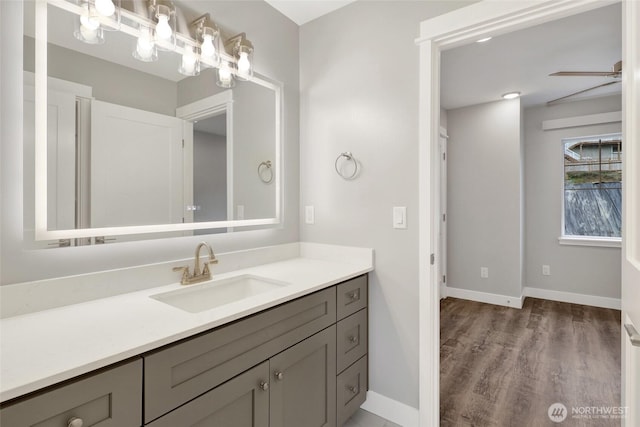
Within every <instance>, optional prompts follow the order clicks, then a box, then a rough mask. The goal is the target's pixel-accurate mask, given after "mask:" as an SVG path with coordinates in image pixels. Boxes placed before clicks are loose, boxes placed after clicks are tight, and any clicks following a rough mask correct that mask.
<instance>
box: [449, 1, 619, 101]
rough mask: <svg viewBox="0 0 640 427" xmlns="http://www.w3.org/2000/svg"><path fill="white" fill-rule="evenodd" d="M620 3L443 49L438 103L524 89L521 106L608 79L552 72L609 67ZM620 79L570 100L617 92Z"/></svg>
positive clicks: (498, 95)
mask: <svg viewBox="0 0 640 427" xmlns="http://www.w3.org/2000/svg"><path fill="white" fill-rule="evenodd" d="M621 14H622V13H621V5H620V3H617V4H614V5H611V6H606V7H602V8H599V9H595V10H592V11H589V12H585V13H582V14H579V15H574V16H570V17H567V18H563V19H560V20H557V21H553V22H549V23H546V24H542V25H538V26H535V27H531V28H526V29H523V30H520V31H516V32H513V33H510V34H504V35H501V36H498V37H494V38H493V39H491V40H490V41H488V42H485V43H471V44H469V45H465V46H461V47H458V48H455V49H452V50H449V51H445V52H443V53H442V66H441V67H442V68H441V76H442V77H441V105H442V107H443V108H445V109H452V108H459V107H463V106H468V105H475V104H480V103H485V102H491V101H497V100H499V99H501V95H502V94H504V93H507V92H511V91H519V92H521V93H522V97H521V102H522V105H523V106H524V107H530V106H533V105H540V104H545V103H546V102H547V101H550V100H552V99H556V98H559V97H562V96H565V95H568V94H570V93H573V92H577V91H579V90H583V89H586V88H589V87H592V86H596V85H598V84H602V83H606V82H609V81H611V78H608V77H553V76H549V74H550V73H553V72H556V71H611V69H612V67H613V64H615V63H616V62H617V61H619V60H620V59H621V57H622V40H621V34H622V31H621V25H622V23H621ZM620 91H621V84H619V83H618V84H612V85H609V86H607V87H605V88H601V89H598V90H594V91H590V92H588V93H586V94H584V95H580V96H576V97H572V98H570V99H571V100H577V99H584V98H585V97H593V96H603V95H607V94H613V93H620Z"/></svg>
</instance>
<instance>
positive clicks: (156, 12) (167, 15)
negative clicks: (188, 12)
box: [149, 0, 176, 50]
mask: <svg viewBox="0 0 640 427" xmlns="http://www.w3.org/2000/svg"><path fill="white" fill-rule="evenodd" d="M149 10H150V11H151V14H152V16H153V18H155V20H156V21H157V23H156V28H155V41H156V45H157V46H158V47H159V48H161V49H164V50H173V48H175V46H176V35H175V31H174V28H175V27H176V10H175V6H174V5H173V4H171V3H160V2H159V0H149Z"/></svg>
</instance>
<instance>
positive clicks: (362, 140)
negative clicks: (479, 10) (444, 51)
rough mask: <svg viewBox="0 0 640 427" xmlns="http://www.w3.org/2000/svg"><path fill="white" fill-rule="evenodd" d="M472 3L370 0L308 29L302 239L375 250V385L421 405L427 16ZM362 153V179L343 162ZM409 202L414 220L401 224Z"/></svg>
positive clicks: (303, 58) (303, 34) (303, 43)
mask: <svg viewBox="0 0 640 427" xmlns="http://www.w3.org/2000/svg"><path fill="white" fill-rule="evenodd" d="M465 4H466V3H462V2H453V1H441V2H438V1H429V2H420V1H359V2H355V3H352V4H350V5H348V6H346V7H345V8H343V9H340V10H338V11H336V12H334V13H331V14H329V15H326V16H323V17H321V18H319V19H316V20H314V21H311V22H309V23H307V24H305V25H303V26H302V27H301V28H300V91H301V94H300V95H301V100H300V103H301V105H300V114H301V117H300V121H301V122H300V124H301V129H300V138H301V139H300V145H301V156H300V159H301V160H300V161H301V164H300V166H301V174H300V179H301V203H300V204H301V209H302V212H301V214H302V218H304V215H303V214H304V211H303V210H304V206H305V205H314V206H315V224H314V225H306V224H302V226H301V237H302V240H303V241H312V242H320V243H333V244H345V245H355V246H363V247H371V248H374V250H375V254H376V255H375V256H376V259H375V271H373V272H372V273H371V275H370V313H371V315H370V317H369V321H370V324H369V327H370V331H371V333H370V341H369V350H370V352H369V361H370V369H369V373H370V387H371V390H373V391H375V392H377V393H380V394H382V395H384V396H387V397H389V398H391V399H395V400H397V401H400V402H403V403H405V404H407V405H410V406H413V407H416V408H417V407H418V341H419V339H418V333H419V331H418V161H417V157H418V49H417V47H416V45H415V43H414V39H415V38H416V37H417V36H418V27H419V23H420V21H422V20H425V19H428V18H430V17H433V16H436V15H440V14H443V13H446V12H448V11H450V10H453V9H455V8H457V7H461V6H463V5H465ZM343 151H351V152H353V155H354V156H355V158H356V159H357V160H358V161H359V162H360V167H361V172H360V173H359V175H358V177H357V178H356V179H354V180H350V181H346V180H344V179H342V178H340V177H339V176H338V175H337V174H336V172H335V170H334V161H335V159H336V157H337V156H338V155H339V154H340V153H341V152H343ZM393 206H406V207H407V217H408V228H407V229H406V230H397V229H393V228H392V208H393Z"/></svg>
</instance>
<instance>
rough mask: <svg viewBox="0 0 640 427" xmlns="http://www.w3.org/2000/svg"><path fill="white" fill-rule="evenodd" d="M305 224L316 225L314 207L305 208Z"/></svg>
mask: <svg viewBox="0 0 640 427" xmlns="http://www.w3.org/2000/svg"><path fill="white" fill-rule="evenodd" d="M304 222H305V223H306V224H315V223H316V214H315V209H314V208H313V206H305V207H304Z"/></svg>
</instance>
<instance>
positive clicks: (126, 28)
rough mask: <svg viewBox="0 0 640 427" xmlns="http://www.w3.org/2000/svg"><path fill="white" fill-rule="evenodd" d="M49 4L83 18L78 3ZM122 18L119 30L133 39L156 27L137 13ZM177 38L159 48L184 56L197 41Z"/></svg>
mask: <svg viewBox="0 0 640 427" xmlns="http://www.w3.org/2000/svg"><path fill="white" fill-rule="evenodd" d="M47 3H48V4H50V5H52V6H55V7H57V8H59V9H62V10H65V11H67V12H69V13H73V14H74V15H77V16H81V15H82V13H83V9H82V6H81V5H78V4H76V3H71V2H70V1H67V0H47ZM120 16H121V22H120V28H119V30H120V31H121V32H123V33H125V34H128V35H130V36H131V37H134V38H136V39H137V38H138V37H140V35H141V31H140V29H139V28H138V27H139V26H140V25H142V26H146V27H153V26H155V22H154V21H151V20H149V19H146V18H145V17H143V16H140V15H138V14H136V13H133V12H131V11H129V10H126V9H124V8H123V9H121V11H120ZM96 19H98V20H99V21H101V22H102V20H103V19H105V22H108V18H103V17H97V18H96ZM175 37H176V41H177V43H176V45H175V46H173V44H172V43H166V42H164V41H161V40H158V41H156V44H157V45H158V46H159V47H163V48H166V50H169V51H172V52H176V53H177V54H179V55H183V54H184V53H185V48H184V46H185V45H189V46H191V45H193V44H194V43H195V42H196V41H195V40H193V39H192V38H191V37H187V36H185V35H184V34H182V33H179V32H176V33H175ZM218 56H219V57H220V58H221V59H222V60H224V61H226V63H233V64H235V63H236V58H235V57H234V56H232V55H229V54H228V53H226V52H223V51H222V49H221V51H220V52H218ZM200 62H202V63H203V64H206V65H208V66H209V67H218V64H217V63H214V61H211V60H210V59H208V58H201V60H200ZM227 69H228V71H229V72H230V73H231V74H233V75H237V74H238V71H237V69H236V68H235V67H227Z"/></svg>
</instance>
